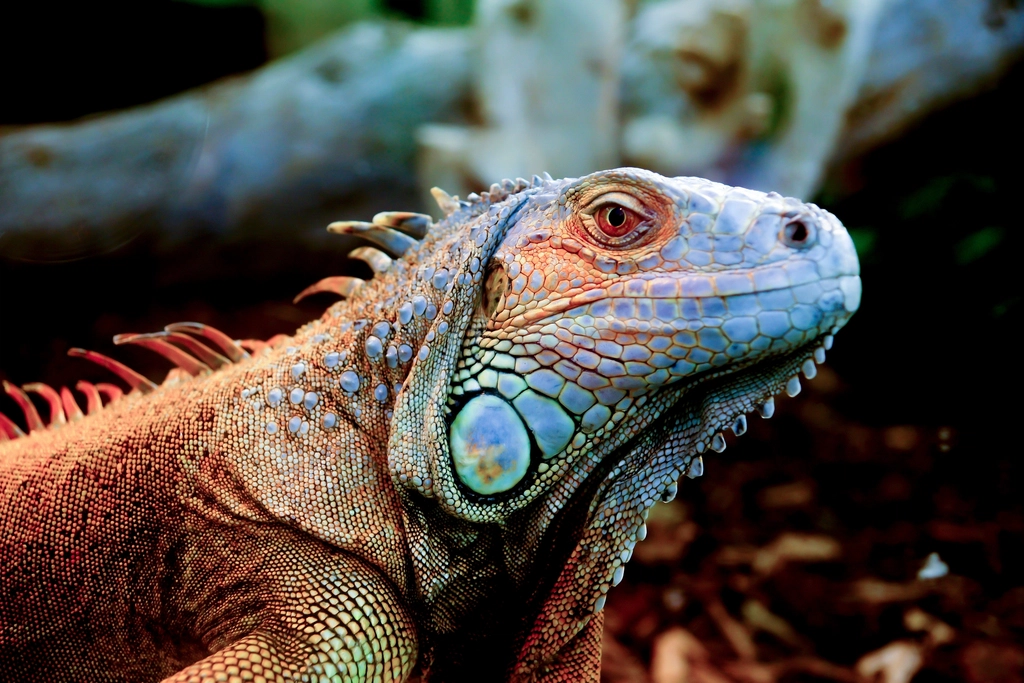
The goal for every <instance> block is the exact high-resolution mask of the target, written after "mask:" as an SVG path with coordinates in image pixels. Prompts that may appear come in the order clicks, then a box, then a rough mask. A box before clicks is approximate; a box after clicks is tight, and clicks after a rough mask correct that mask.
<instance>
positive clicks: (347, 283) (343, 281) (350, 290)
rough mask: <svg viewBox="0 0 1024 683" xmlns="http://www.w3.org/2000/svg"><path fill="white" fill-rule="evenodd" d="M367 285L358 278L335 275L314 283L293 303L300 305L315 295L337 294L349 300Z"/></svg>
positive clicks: (298, 295) (300, 293)
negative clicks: (308, 297)
mask: <svg viewBox="0 0 1024 683" xmlns="http://www.w3.org/2000/svg"><path fill="white" fill-rule="evenodd" d="M364 284H366V280H361V279H360V278H357V277H349V276H348V275H335V276H333V277H325V278H324V279H323V280H320V281H319V282H314V283H313V284H311V285H310V286H309V287H306V288H305V289H304V290H302V291H301V292H299V293H298V294H297V295H295V299H293V300H292V303H296V304H297V303H299V302H300V301H302V300H303V299H305V298H306V297H307V296H312V295H313V294H322V293H328V294H337V295H338V296H340V297H342V298H344V299H347V298H349V297H350V296H352V295H353V294H354V293H355V291H356V290H357V289H359V288H360V287H362V286H363V285H364Z"/></svg>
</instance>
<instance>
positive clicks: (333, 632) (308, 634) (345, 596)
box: [165, 539, 417, 683]
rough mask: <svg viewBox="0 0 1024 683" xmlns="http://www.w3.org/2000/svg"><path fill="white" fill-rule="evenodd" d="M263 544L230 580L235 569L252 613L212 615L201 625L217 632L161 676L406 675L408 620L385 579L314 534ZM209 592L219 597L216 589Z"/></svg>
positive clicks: (192, 679) (413, 651) (412, 652)
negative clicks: (202, 653) (204, 648)
mask: <svg viewBox="0 0 1024 683" xmlns="http://www.w3.org/2000/svg"><path fill="white" fill-rule="evenodd" d="M303 545H304V547H303ZM263 550H264V553H263V557H264V558H270V559H263V558H259V559H256V560H255V562H253V563H249V562H246V561H245V558H244V557H243V558H241V561H240V562H239V563H238V565H240V566H241V567H244V566H245V565H248V567H249V572H250V576H249V577H247V580H246V579H242V580H239V579H241V578H242V577H241V576H239V575H238V574H236V575H235V576H234V577H233V581H232V583H233V584H234V586H235V588H234V590H236V591H240V592H241V593H242V595H240V596H238V597H241V598H242V600H241V603H242V604H250V605H254V606H255V605H260V608H257V614H256V615H253V614H252V613H251V612H250V613H242V614H239V611H238V610H236V611H234V613H233V614H234V616H226V615H225V616H221V617H214V623H210V624H208V625H207V626H208V628H209V629H210V630H211V631H214V632H216V633H218V634H219V635H215V636H214V637H213V638H212V642H211V643H210V645H211V649H213V650H215V651H214V652H213V653H212V654H210V655H209V656H208V657H206V658H205V659H202V660H200V661H198V662H196V663H194V664H192V665H191V666H189V667H187V668H185V669H183V670H182V671H179V672H178V673H177V674H175V675H173V676H171V677H169V678H167V679H165V683H200V682H206V681H231V682H236V681H237V682H238V683H242V682H243V681H267V682H269V681H294V680H307V681H371V680H372V681H404V680H406V679H407V678H408V676H409V675H410V673H411V672H412V670H413V667H414V666H415V664H416V657H417V640H416V629H415V625H414V622H413V621H412V618H411V616H410V614H409V612H408V610H407V609H406V608H405V607H404V606H403V604H402V601H401V600H400V598H399V597H398V595H397V593H396V591H395V589H394V587H393V586H392V585H391V583H390V582H389V581H387V580H386V579H385V578H383V577H382V576H381V575H380V574H379V573H378V572H377V571H375V570H373V569H371V568H369V567H368V566H367V565H365V564H364V563H362V562H360V561H359V560H357V559H356V558H354V557H352V556H350V555H348V554H345V553H341V552H338V551H332V550H328V549H325V548H323V547H321V546H319V544H316V543H306V544H301V543H298V544H296V543H295V540H294V539H292V540H290V542H289V543H288V544H280V545H276V547H273V548H272V549H271V548H264V549H263ZM261 560H262V564H261ZM221 569H223V565H222V566H221ZM221 576H223V574H221ZM254 593H255V594H256V595H255V596H254ZM210 595H211V594H207V595H206V596H204V599H203V601H202V602H203V603H205V602H206V601H207V600H209V598H210ZM212 595H216V596H220V597H223V593H222V592H221V591H220V590H217V591H214V593H212ZM254 597H255V600H254ZM231 602H233V601H228V603H226V604H230V603H231ZM234 604H236V605H237V604H238V602H234ZM210 609H211V610H216V607H211V608H210ZM242 612H245V610H242ZM254 616H255V620H254V619H253V617H254ZM217 621H227V622H229V623H227V624H218V623H216V622H217ZM243 622H244V625H242V623H243ZM240 631H241V632H240Z"/></svg>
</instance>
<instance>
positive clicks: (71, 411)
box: [60, 382, 85, 422]
mask: <svg viewBox="0 0 1024 683" xmlns="http://www.w3.org/2000/svg"><path fill="white" fill-rule="evenodd" d="M79 384H81V382H79ZM60 402H61V404H62V405H63V406H64V415H66V416H67V418H68V422H78V421H79V420H81V419H82V418H83V417H85V413H83V412H82V408H81V406H79V405H78V401H76V400H75V395H74V394H72V393H71V390H70V389H68V388H67V387H61V388H60Z"/></svg>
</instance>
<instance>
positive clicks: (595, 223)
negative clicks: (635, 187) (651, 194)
mask: <svg viewBox="0 0 1024 683" xmlns="http://www.w3.org/2000/svg"><path fill="white" fill-rule="evenodd" d="M580 214H581V216H580V218H581V219H582V222H583V225H584V226H585V227H586V229H587V232H589V233H590V236H591V237H592V238H593V239H594V241H596V242H598V243H599V244H601V245H602V246H606V247H626V246H630V245H633V244H635V243H636V241H637V240H638V239H640V237H641V236H643V235H644V233H646V232H647V230H648V228H650V227H651V224H652V223H651V218H652V217H651V215H650V211H648V210H647V209H646V207H645V206H644V205H643V203H642V202H641V201H640V200H639V199H637V198H636V197H633V196H632V195H629V194H626V193H625V192H610V193H607V194H605V195H603V196H601V197H600V198H598V199H597V200H596V201H594V202H591V203H590V204H589V205H588V206H586V207H585V208H583V209H582V210H581V211H580Z"/></svg>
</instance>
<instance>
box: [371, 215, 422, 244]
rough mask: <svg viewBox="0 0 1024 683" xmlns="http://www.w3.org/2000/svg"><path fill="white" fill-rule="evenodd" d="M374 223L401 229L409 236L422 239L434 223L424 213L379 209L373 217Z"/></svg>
mask: <svg viewBox="0 0 1024 683" xmlns="http://www.w3.org/2000/svg"><path fill="white" fill-rule="evenodd" d="M373 223H374V224H375V225H383V226H384V227H386V228H394V229H395V230H401V231H402V232H404V233H405V234H406V235H409V236H410V237H415V238H416V239H423V238H424V237H426V236H427V233H428V232H430V228H431V227H433V225H434V219H433V218H432V217H430V216H428V215H427V214H425V213H413V212H411V211H381V212H380V213H378V214H377V215H376V216H374V217H373Z"/></svg>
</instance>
